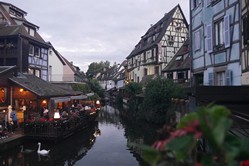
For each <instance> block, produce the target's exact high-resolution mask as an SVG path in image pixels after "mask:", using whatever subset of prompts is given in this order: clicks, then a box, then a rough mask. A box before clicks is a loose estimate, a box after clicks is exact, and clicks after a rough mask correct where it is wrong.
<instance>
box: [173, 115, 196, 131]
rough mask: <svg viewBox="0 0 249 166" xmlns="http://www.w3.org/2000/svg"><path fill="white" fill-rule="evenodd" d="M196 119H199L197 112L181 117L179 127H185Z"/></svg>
mask: <svg viewBox="0 0 249 166" xmlns="http://www.w3.org/2000/svg"><path fill="white" fill-rule="evenodd" d="M195 119H197V114H196V112H193V113H190V114H188V115H187V116H184V117H183V118H182V119H181V121H180V123H178V125H177V128H184V127H186V125H188V124H189V123H191V122H193V121H194V120H195Z"/></svg>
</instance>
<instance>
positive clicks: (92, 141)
mask: <svg viewBox="0 0 249 166" xmlns="http://www.w3.org/2000/svg"><path fill="white" fill-rule="evenodd" d="M124 112H125V113H124ZM159 128H161V127H160V126H154V125H151V124H146V123H141V122H139V123H138V122H136V121H135V120H133V119H131V118H130V113H129V111H128V110H126V111H119V110H118V109H116V108H114V107H112V106H110V105H106V106H104V107H102V109H101V111H100V114H99V117H98V119H97V120H96V122H95V123H94V124H92V125H91V126H90V127H89V128H88V129H87V130H85V131H81V132H79V133H78V134H76V135H73V136H72V137H70V138H68V139H66V140H64V141H61V142H59V143H56V144H54V143H49V142H41V149H47V150H48V149H49V150H50V154H49V156H40V155H38V154H37V152H36V151H37V148H38V145H37V143H38V142H37V141H30V140H29V141H25V143H23V150H22V149H21V145H20V146H18V147H16V148H14V149H11V150H9V151H5V152H4V153H0V165H3V166H39V165H41V166H43V165H46V166H50V165H51V166H73V165H75V166H81V165H84V166H99V165H100V166H147V164H146V163H145V161H144V160H143V159H142V158H141V149H140V148H139V147H137V146H134V144H146V145H151V144H152V143H153V142H154V141H155V139H156V135H157V133H156V130H157V129H159ZM28 150H34V151H32V152H30V151H28Z"/></svg>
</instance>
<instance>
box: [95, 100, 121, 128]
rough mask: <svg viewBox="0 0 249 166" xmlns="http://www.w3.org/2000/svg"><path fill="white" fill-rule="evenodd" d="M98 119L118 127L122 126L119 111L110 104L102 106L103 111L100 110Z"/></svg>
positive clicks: (100, 121)
mask: <svg viewBox="0 0 249 166" xmlns="http://www.w3.org/2000/svg"><path fill="white" fill-rule="evenodd" d="M98 121H99V123H105V124H113V125H115V126H117V127H121V126H120V118H119V111H118V110H117V109H114V108H113V107H111V106H109V105H106V106H105V107H102V109H101V111H100V112H99V116H98Z"/></svg>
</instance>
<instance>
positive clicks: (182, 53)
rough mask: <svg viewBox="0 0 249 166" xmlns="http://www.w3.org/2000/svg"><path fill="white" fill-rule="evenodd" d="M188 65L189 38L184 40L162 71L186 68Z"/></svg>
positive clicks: (188, 67)
mask: <svg viewBox="0 0 249 166" xmlns="http://www.w3.org/2000/svg"><path fill="white" fill-rule="evenodd" d="M190 66H191V64H190V56H189V40H186V41H185V42H184V44H183V45H182V47H181V48H180V49H179V50H178V51H177V53H176V54H175V56H174V57H173V58H172V59H171V61H170V62H169V64H168V65H167V66H166V67H165V68H164V69H163V70H162V72H171V71H182V70H188V69H190Z"/></svg>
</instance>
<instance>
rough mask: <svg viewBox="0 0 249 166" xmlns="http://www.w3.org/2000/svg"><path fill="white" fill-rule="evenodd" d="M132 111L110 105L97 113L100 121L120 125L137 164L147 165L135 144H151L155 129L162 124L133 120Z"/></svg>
mask: <svg viewBox="0 0 249 166" xmlns="http://www.w3.org/2000/svg"><path fill="white" fill-rule="evenodd" d="M133 113H134V112H133V111H131V110H119V111H118V110H117V109H115V108H113V107H111V106H106V107H104V108H103V109H102V110H101V111H100V114H99V122H100V123H103V122H104V123H111V124H114V125H116V126H121V127H122V128H124V130H125V137H126V138H127V147H128V148H129V150H130V152H131V153H132V154H133V156H134V158H136V160H137V161H138V162H139V165H147V164H146V163H145V162H144V161H143V159H142V158H141V149H140V148H139V147H137V146H134V144H136V145H139V144H140V145H141V144H147V145H151V144H152V143H153V142H154V141H155V140H156V138H157V137H156V135H157V130H158V129H160V128H161V127H162V126H157V125H153V124H149V123H145V122H143V121H136V120H134V118H133V117H134V114H133Z"/></svg>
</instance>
